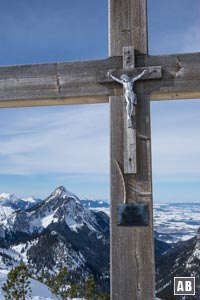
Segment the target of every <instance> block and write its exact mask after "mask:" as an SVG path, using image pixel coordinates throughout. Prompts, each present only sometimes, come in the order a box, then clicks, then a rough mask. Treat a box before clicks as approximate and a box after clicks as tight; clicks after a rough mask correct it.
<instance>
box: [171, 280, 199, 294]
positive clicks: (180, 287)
mask: <svg viewBox="0 0 200 300" xmlns="http://www.w3.org/2000/svg"><path fill="white" fill-rule="evenodd" d="M174 295H195V277H174Z"/></svg>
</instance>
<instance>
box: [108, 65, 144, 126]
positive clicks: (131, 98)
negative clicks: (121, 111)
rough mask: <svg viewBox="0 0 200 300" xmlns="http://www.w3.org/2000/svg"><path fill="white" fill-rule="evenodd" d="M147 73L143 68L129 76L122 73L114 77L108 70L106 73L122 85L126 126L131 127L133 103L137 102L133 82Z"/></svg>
mask: <svg viewBox="0 0 200 300" xmlns="http://www.w3.org/2000/svg"><path fill="white" fill-rule="evenodd" d="M146 73H147V70H144V71H143V72H142V73H141V74H139V75H137V76H135V77H133V78H130V77H129V76H128V75H126V74H122V75H121V76H120V78H117V77H115V76H114V75H113V74H112V73H110V72H108V75H109V76H110V77H111V78H112V79H113V80H115V81H116V82H118V83H120V84H122V85H123V88H124V97H125V100H126V113H127V123H128V127H129V128H131V127H132V119H131V118H132V115H133V112H134V110H135V107H134V106H135V105H136V104H137V95H136V93H135V91H134V82H135V81H136V80H139V79H140V78H141V77H143V76H144V75H145V74H146Z"/></svg>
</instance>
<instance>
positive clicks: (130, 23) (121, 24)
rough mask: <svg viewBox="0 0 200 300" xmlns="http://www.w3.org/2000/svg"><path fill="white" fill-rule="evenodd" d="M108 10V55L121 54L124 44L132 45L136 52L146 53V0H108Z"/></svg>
mask: <svg viewBox="0 0 200 300" xmlns="http://www.w3.org/2000/svg"><path fill="white" fill-rule="evenodd" d="M109 11H110V19H109V54H110V56H116V55H118V56H120V55H122V48H123V47H126V46H133V47H134V49H135V51H136V54H139V53H143V54H147V52H148V43H147V12H146V11H147V5H146V0H134V1H130V0H123V1H122V0H113V1H111V0H110V1H109ZM124 12H126V13H124Z"/></svg>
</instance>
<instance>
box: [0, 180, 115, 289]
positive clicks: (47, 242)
mask: <svg viewBox="0 0 200 300" xmlns="http://www.w3.org/2000/svg"><path fill="white" fill-rule="evenodd" d="M8 202H9V203H10V200H8ZM8 202H7V203H6V201H4V202H3V203H4V206H5V205H8ZM36 202H37V201H36ZM17 203H21V202H20V201H17ZM31 203H32V202H31ZM2 206H3V205H2ZM30 206H31V207H30V208H28V209H25V210H17V211H15V212H12V214H11V215H9V216H8V217H7V218H3V219H2V220H1V222H0V247H1V251H0V259H1V261H0V267H3V268H5V267H6V266H8V265H9V264H13V263H17V261H20V260H24V261H25V262H26V263H27V265H28V266H29V268H30V270H31V271H32V273H33V274H35V276H40V275H41V274H42V273H43V274H44V273H45V274H46V276H47V277H48V275H49V274H51V273H56V272H57V271H58V270H59V269H60V268H62V267H64V266H67V267H68V269H69V270H71V272H72V273H73V275H72V276H74V280H76V279H77V280H78V278H79V279H80V278H86V277H87V276H88V275H90V274H93V275H94V277H95V279H96V282H97V283H98V284H99V286H100V288H101V289H102V290H108V289H109V279H108V278H109V218H108V216H107V215H106V214H105V213H103V212H94V211H92V210H89V209H87V208H86V207H84V205H83V204H82V203H81V202H80V201H79V199H78V197H76V196H75V195H74V194H72V193H70V192H68V191H67V190H66V189H65V188H64V187H63V186H60V187H58V188H56V189H55V190H54V192H53V193H52V194H51V195H50V196H49V197H47V198H46V199H45V200H43V201H39V203H35V205H34V206H33V205H30ZM17 209H18V207H17Z"/></svg>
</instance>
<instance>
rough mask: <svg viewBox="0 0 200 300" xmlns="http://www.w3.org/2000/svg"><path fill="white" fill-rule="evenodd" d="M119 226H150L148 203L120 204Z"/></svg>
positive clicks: (118, 213) (118, 206) (118, 209)
mask: <svg viewBox="0 0 200 300" xmlns="http://www.w3.org/2000/svg"><path fill="white" fill-rule="evenodd" d="M117 225H118V226H148V225H149V208H148V204H146V203H132V204H118V205H117Z"/></svg>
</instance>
